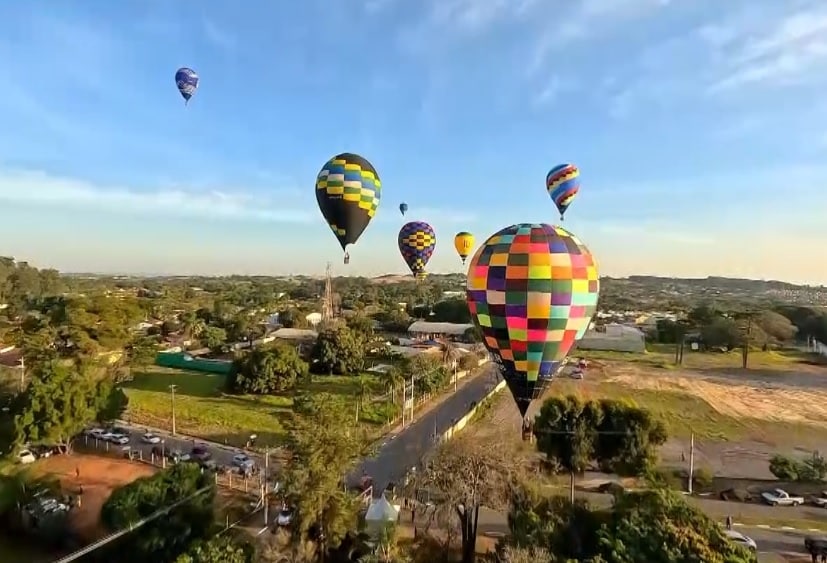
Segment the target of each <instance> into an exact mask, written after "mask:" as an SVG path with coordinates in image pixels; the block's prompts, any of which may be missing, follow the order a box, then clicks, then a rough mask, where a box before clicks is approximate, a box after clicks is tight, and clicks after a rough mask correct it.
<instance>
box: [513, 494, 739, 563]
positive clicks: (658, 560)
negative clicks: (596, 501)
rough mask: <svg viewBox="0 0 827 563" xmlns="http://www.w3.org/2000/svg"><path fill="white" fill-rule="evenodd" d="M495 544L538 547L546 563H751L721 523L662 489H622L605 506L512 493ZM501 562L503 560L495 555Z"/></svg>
mask: <svg viewBox="0 0 827 563" xmlns="http://www.w3.org/2000/svg"><path fill="white" fill-rule="evenodd" d="M509 527H510V531H511V534H510V535H509V537H508V538H506V539H505V540H504V542H503V544H502V545H500V546H499V549H498V553H499V554H502V553H504V552H505V549H506V548H507V547H512V548H517V549H522V550H533V549H534V550H538V549H539V550H543V551H545V552H548V553H549V554H550V558H549V559H547V561H550V563H572V562H582V563H697V562H699V561H703V562H704V563H752V562H754V561H755V556H754V555H752V554H750V553H749V552H747V551H746V549H745V548H743V547H741V546H739V545H737V544H735V543H733V542H731V541H730V540H729V539H728V538H727V537H726V536H725V535H724V531H723V528H722V526H720V525H719V524H717V523H716V522H714V521H713V520H711V519H710V518H709V517H708V516H706V515H705V514H703V513H702V512H701V511H700V510H698V509H696V508H695V507H693V506H691V505H689V504H688V503H687V502H686V501H685V500H684V499H683V498H682V497H681V496H680V495H678V494H676V493H673V492H670V491H667V490H665V489H658V490H651V491H645V492H636V493H621V494H619V495H618V496H617V497H616V498H615V504H614V506H613V507H612V508H611V509H609V510H600V511H593V510H590V509H589V507H588V505H587V504H586V503H583V502H578V503H576V504H574V505H572V504H570V503H567V502H566V501H565V500H563V499H559V498H558V499H548V498H539V499H538V498H536V497H535V498H530V497H529V498H527V497H526V495H525V494H524V493H518V494H517V495H515V500H514V501H513V502H512V508H511V511H510V513H509ZM500 561H507V559H502V558H500Z"/></svg>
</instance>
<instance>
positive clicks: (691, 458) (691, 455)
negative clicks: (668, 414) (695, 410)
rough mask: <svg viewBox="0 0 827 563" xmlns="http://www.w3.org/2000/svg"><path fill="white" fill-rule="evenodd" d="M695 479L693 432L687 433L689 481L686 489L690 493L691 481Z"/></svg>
mask: <svg viewBox="0 0 827 563" xmlns="http://www.w3.org/2000/svg"><path fill="white" fill-rule="evenodd" d="M694 479H695V433H694V432H692V433H691V434H689V483H688V484H687V490H688V491H689V494H690V495H691V494H692V481H694Z"/></svg>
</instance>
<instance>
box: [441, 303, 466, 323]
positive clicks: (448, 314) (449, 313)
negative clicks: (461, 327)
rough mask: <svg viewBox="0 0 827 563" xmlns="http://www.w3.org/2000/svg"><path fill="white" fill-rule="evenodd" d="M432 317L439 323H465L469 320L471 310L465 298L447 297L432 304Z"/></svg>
mask: <svg viewBox="0 0 827 563" xmlns="http://www.w3.org/2000/svg"><path fill="white" fill-rule="evenodd" d="M432 318H433V320H434V321H436V322H441V323H457V324H466V323H470V322H471V312H470V311H469V310H468V302H467V301H466V300H465V299H449V300H447V301H440V302H439V303H436V304H435V305H434V308H433V317H432Z"/></svg>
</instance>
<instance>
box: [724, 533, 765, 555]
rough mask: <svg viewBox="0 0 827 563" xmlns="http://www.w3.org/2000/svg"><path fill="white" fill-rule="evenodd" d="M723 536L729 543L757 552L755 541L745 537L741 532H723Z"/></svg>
mask: <svg viewBox="0 0 827 563" xmlns="http://www.w3.org/2000/svg"><path fill="white" fill-rule="evenodd" d="M724 535H725V536H726V537H728V538H729V540H730V541H731V542H734V543H737V544H738V545H742V546H744V547H746V548H747V549H749V550H750V551H752V552H756V551H758V546H757V545H756V544H755V540H754V539H752V538H751V537H749V536H745V535H744V534H742V533H741V532H736V531H735V530H724Z"/></svg>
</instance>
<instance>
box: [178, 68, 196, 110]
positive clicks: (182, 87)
mask: <svg viewBox="0 0 827 563" xmlns="http://www.w3.org/2000/svg"><path fill="white" fill-rule="evenodd" d="M198 81H199V78H198V74H197V73H196V72H195V71H194V70H192V69H191V68H187V67H182V68H179V69H178V70H177V71H176V73H175V85H176V86H177V87H178V91H179V92H180V93H181V96H183V98H184V103H185V104H186V103H188V102H189V101H190V98H192V97H193V96H194V95H195V91H196V90H198Z"/></svg>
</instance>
